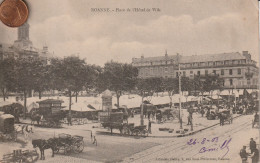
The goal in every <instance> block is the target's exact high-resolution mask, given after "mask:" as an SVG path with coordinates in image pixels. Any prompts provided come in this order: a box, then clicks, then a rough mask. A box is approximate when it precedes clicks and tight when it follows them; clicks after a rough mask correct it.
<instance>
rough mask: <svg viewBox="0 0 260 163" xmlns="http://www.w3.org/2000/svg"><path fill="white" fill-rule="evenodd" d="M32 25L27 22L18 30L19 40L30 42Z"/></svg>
mask: <svg viewBox="0 0 260 163" xmlns="http://www.w3.org/2000/svg"><path fill="white" fill-rule="evenodd" d="M29 28H30V25H29V24H28V23H27V22H26V23H24V24H23V25H22V26H20V27H19V28H18V40H19V41H21V40H29Z"/></svg>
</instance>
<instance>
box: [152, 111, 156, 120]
mask: <svg viewBox="0 0 260 163" xmlns="http://www.w3.org/2000/svg"><path fill="white" fill-rule="evenodd" d="M154 119H155V111H153V112H152V120H154Z"/></svg>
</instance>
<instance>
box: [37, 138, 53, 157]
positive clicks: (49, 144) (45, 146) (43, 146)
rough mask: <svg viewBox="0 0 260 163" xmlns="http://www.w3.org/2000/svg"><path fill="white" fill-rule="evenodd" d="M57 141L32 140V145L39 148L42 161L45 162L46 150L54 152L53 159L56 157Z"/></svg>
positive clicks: (51, 139)
mask: <svg viewBox="0 0 260 163" xmlns="http://www.w3.org/2000/svg"><path fill="white" fill-rule="evenodd" d="M55 142H56V140H55V139H53V138H50V139H48V140H44V139H35V140H32V145H33V148H37V147H38V148H39V149H40V151H41V158H40V160H45V156H44V150H45V149H50V148H51V150H52V157H54V151H55V150H56V148H57V146H56V143H55Z"/></svg>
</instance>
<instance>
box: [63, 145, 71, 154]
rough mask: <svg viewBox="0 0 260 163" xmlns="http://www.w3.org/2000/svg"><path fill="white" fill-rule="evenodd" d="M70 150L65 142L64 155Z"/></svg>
mask: <svg viewBox="0 0 260 163" xmlns="http://www.w3.org/2000/svg"><path fill="white" fill-rule="evenodd" d="M70 150H71V148H70V146H69V145H67V144H66V145H65V146H64V155H68V154H69V152H70Z"/></svg>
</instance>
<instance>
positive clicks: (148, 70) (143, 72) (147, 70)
mask: <svg viewBox="0 0 260 163" xmlns="http://www.w3.org/2000/svg"><path fill="white" fill-rule="evenodd" d="M173 72H174V68H173V67H169V68H168V67H160V68H145V69H140V75H146V76H147V75H149V74H161V73H170V74H171V73H173ZM195 73H196V74H195ZM212 73H213V74H217V70H212ZM241 73H242V70H241V68H238V69H237V75H241ZM181 74H182V75H183V76H186V71H182V72H181ZM208 74H209V70H205V75H208ZM228 74H229V75H234V69H229V70H228ZM190 75H191V76H192V75H201V71H197V72H193V71H190ZM220 75H225V70H224V69H222V70H220ZM176 76H178V71H177V72H176Z"/></svg>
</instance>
